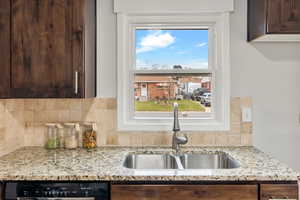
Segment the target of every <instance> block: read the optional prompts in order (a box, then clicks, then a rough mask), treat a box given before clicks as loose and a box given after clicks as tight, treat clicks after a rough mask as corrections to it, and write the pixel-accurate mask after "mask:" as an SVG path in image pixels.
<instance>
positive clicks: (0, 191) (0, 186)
mask: <svg viewBox="0 0 300 200" xmlns="http://www.w3.org/2000/svg"><path fill="white" fill-rule="evenodd" d="M4 189H5V188H4V184H3V183H1V182H0V200H4V198H5V197H4V193H5V192H4Z"/></svg>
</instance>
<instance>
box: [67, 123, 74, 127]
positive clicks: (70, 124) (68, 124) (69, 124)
mask: <svg viewBox="0 0 300 200" xmlns="http://www.w3.org/2000/svg"><path fill="white" fill-rule="evenodd" d="M64 125H65V126H73V127H75V126H76V123H64Z"/></svg>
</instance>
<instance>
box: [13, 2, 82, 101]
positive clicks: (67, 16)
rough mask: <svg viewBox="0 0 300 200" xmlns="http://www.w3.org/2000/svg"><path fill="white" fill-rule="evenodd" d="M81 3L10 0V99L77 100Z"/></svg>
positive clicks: (80, 63) (80, 57)
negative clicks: (66, 98)
mask: <svg viewBox="0 0 300 200" xmlns="http://www.w3.org/2000/svg"><path fill="white" fill-rule="evenodd" d="M82 1H83V0H78V1H73V0H11V4H12V5H11V6H12V14H11V23H12V24H11V32H12V38H11V45H12V46H11V48H12V57H11V93H12V94H11V95H12V97H24V98H26V97H38V98H39V97H41V98H43V97H79V92H80V91H78V92H76V91H75V90H76V89H77V88H76V87H79V86H80V85H81V84H79V83H78V81H79V80H78V78H79V74H78V73H79V70H80V67H82V56H81V54H80V53H82V52H83V50H82V47H81V48H80V50H78V45H81V46H82V24H81V25H78V22H81V21H79V20H77V18H76V20H75V17H74V16H76V17H77V16H82V14H81V13H80V12H81V10H80V9H78V8H74V5H77V6H78V3H74V2H82ZM77 12H78V13H77ZM74 23H75V25H76V27H75V26H74ZM74 51H79V52H80V53H79V54H80V55H77V54H76V52H74ZM74 54H76V55H75V56H76V57H74V56H73V55H74ZM78 59H80V60H78ZM78 90H79V88H78Z"/></svg>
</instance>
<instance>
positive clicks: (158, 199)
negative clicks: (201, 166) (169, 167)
mask: <svg viewBox="0 0 300 200" xmlns="http://www.w3.org/2000/svg"><path fill="white" fill-rule="evenodd" d="M185 199H186V200H257V199H258V186H257V185H112V186H111V200H185Z"/></svg>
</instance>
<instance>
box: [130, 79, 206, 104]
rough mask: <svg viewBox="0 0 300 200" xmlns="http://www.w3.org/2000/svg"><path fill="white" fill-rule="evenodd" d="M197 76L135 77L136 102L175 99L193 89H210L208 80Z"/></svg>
mask: <svg viewBox="0 0 300 200" xmlns="http://www.w3.org/2000/svg"><path fill="white" fill-rule="evenodd" d="M203 80H204V79H203V78H202V77H198V76H186V77H178V76H161V75H160V76H157V75H137V76H136V77H135V84H134V95H135V98H136V100H138V101H150V100H166V99H175V98H176V95H184V94H189V93H192V92H193V91H194V90H195V89H197V88H201V87H205V88H207V89H210V88H211V84H210V80H209V81H207V80H205V81H203Z"/></svg>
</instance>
